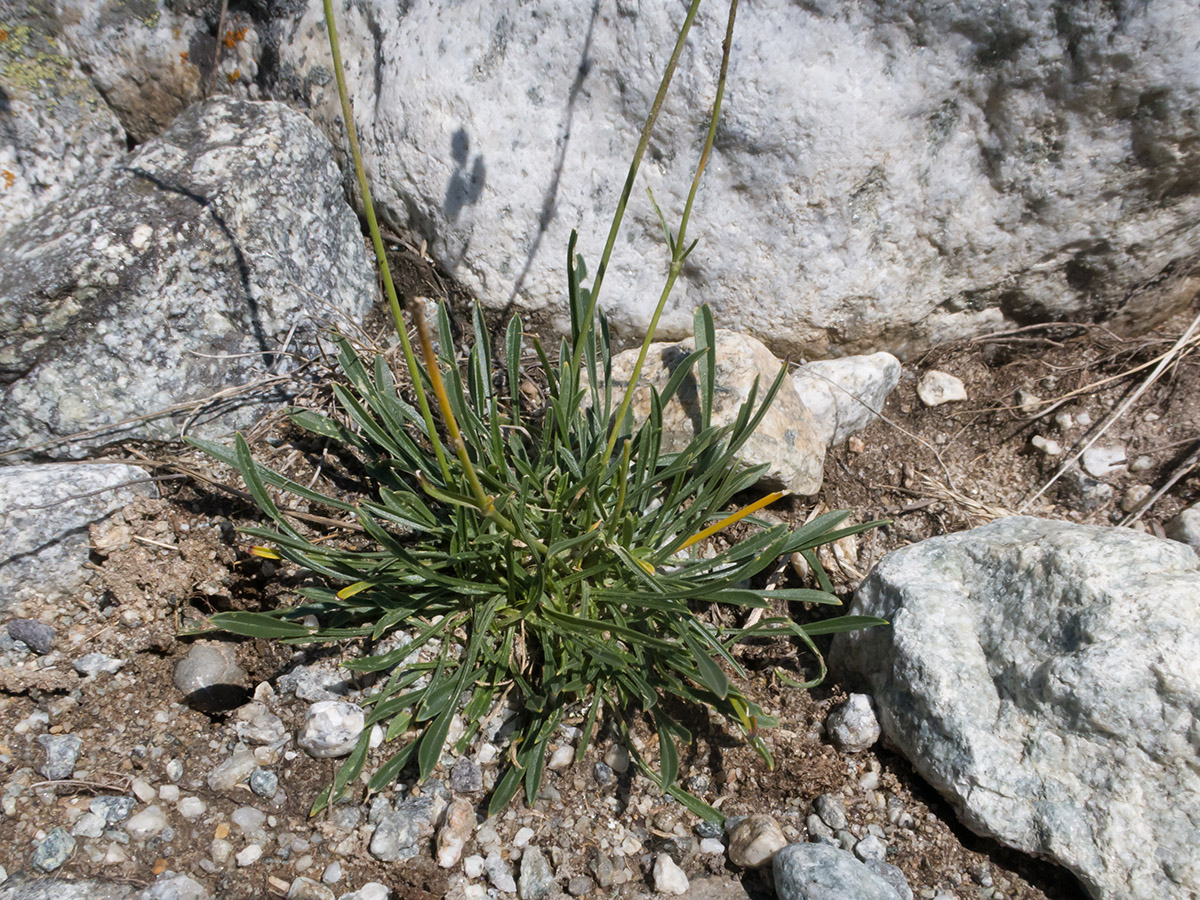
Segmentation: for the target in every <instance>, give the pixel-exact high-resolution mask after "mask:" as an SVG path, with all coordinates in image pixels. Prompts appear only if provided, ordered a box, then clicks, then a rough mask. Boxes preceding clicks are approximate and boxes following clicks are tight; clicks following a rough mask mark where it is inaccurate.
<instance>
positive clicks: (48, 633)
mask: <svg viewBox="0 0 1200 900" xmlns="http://www.w3.org/2000/svg"><path fill="white" fill-rule="evenodd" d="M8 636H9V637H10V638H12V639H13V640H14V641H24V642H25V646H27V647H28V648H29V649H30V650H32V651H33V652H34V653H36V654H38V655H39V656H45V655H46V654H47V653H49V652H50V651H51V650H53V649H54V629H53V628H51V627H50V626H49V625H47V624H45V623H44V622H39V621H37V620H36V619H10V620H9V622H8Z"/></svg>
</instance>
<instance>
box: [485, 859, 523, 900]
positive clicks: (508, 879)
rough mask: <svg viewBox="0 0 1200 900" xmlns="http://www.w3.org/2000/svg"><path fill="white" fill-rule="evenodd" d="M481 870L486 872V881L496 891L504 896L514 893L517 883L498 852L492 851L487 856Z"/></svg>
mask: <svg viewBox="0 0 1200 900" xmlns="http://www.w3.org/2000/svg"><path fill="white" fill-rule="evenodd" d="M483 870H484V871H485V872H487V877H488V881H490V882H491V883H492V887H494V888H495V889H496V890H498V891H502V892H504V893H506V894H512V893H515V892H516V890H517V882H516V880H515V879H514V878H513V875H512V869H510V868H509V867H508V863H506V862H505V861H504V857H502V856H501V855H500V852H499V851H498V850H493V851H492V852H491V853H489V854H488V855H487V859H485V860H484V861H483Z"/></svg>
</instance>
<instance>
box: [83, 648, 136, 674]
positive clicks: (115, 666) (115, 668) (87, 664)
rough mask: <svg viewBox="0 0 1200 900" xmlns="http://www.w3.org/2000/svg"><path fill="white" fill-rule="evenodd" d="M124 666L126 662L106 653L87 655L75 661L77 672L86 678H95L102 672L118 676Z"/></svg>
mask: <svg viewBox="0 0 1200 900" xmlns="http://www.w3.org/2000/svg"><path fill="white" fill-rule="evenodd" d="M124 665H125V662H124V660H120V659H114V658H113V657H111V656H108V655H106V654H104V653H85V654H84V655H83V656H81V657H79V659H77V660H75V671H76V672H78V673H79V674H80V675H83V676H84V677H87V678H94V677H95V676H96V675H99V674H100V673H101V672H107V673H108V674H109V675H116V674H117V673H118V672H120V671H121V669H122V668H123V667H124Z"/></svg>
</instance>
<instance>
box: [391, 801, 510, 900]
mask: <svg viewBox="0 0 1200 900" xmlns="http://www.w3.org/2000/svg"><path fill="white" fill-rule="evenodd" d="M432 833H433V802H432V801H431V800H429V799H428V798H426V797H414V798H410V799H408V800H405V801H403V802H402V803H399V804H398V805H397V806H396V808H395V810H393V811H390V812H386V813H384V814H383V815H382V816H380V818H379V824H377V825H376V826H375V831H374V832H373V833H372V834H371V844H370V847H369V848H368V849H369V850H370V853H371V855H372V856H374V857H375V858H376V859H378V860H381V861H382V862H399V861H401V860H405V859H412V858H413V857H414V856H416V855H417V854H418V853H420V852H421V844H422V842H423V841H425V840H427V839H428V838H429V836H430V835H431V834H432ZM512 889H513V890H516V887H515V885H514V887H513V888H512Z"/></svg>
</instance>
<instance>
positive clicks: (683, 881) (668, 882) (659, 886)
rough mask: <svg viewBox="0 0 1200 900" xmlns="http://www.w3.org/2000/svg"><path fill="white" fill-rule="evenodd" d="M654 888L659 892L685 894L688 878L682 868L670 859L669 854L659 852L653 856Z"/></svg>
mask: <svg viewBox="0 0 1200 900" xmlns="http://www.w3.org/2000/svg"><path fill="white" fill-rule="evenodd" d="M653 876H654V890H656V891H658V893H660V894H686V893H687V892H688V878H687V875H685V874H684V871H683V869H681V868H679V866H678V865H676V864H675V860H673V859H671V854H669V853H660V854H658V856H656V857H655V858H654V871H653Z"/></svg>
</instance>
